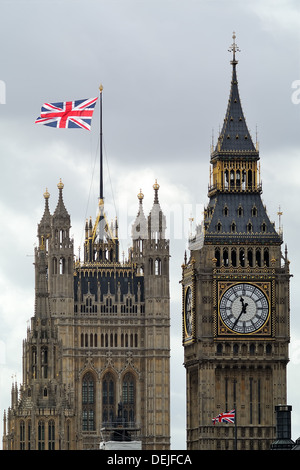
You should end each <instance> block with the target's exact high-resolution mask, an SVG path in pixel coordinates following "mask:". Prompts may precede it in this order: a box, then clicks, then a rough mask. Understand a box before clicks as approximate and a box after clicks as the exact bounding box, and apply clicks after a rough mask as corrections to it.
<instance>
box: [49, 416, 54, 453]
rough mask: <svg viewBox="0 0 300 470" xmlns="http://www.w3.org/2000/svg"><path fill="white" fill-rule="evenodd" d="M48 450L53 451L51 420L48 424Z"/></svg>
mask: <svg viewBox="0 0 300 470" xmlns="http://www.w3.org/2000/svg"><path fill="white" fill-rule="evenodd" d="M48 449H49V450H54V449H55V423H54V420H53V419H51V420H50V421H49V423H48Z"/></svg>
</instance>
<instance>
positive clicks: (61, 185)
mask: <svg viewBox="0 0 300 470" xmlns="http://www.w3.org/2000/svg"><path fill="white" fill-rule="evenodd" d="M57 187H58V189H64V183H63V182H62V180H61V178H60V179H59V183H58V184H57Z"/></svg>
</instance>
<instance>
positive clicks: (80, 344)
mask: <svg viewBox="0 0 300 470" xmlns="http://www.w3.org/2000/svg"><path fill="white" fill-rule="evenodd" d="M101 178H102V175H101ZM63 188H64V185H63V183H62V182H61V181H60V182H59V184H58V190H59V195H58V202H57V206H56V209H55V211H54V213H53V214H51V213H50V209H49V197H50V195H49V193H48V191H46V192H45V194H44V198H45V210H44V214H43V217H42V219H41V221H40V223H39V224H38V231H37V232H38V233H37V236H38V246H37V248H36V249H35V312H34V316H33V317H32V319H31V326H30V328H28V331H27V338H26V340H25V341H24V344H23V379H22V383H21V384H20V386H19V387H18V385H17V384H14V385H13V387H12V401H11V406H10V408H9V409H8V410H7V412H5V414H4V437H3V448H4V449H8V450H18V449H26V450H30V449H31V450H43V449H46V450H48V449H49V450H58V449H62V450H82V449H98V448H99V444H100V442H101V441H102V442H103V441H107V440H113V441H132V440H138V441H141V443H142V449H145V450H168V449H169V447H170V331H169V330H170V298H169V241H168V240H167V239H166V235H165V230H166V221H165V216H164V214H163V212H162V209H161V207H160V203H159V198H158V191H159V185H158V184H157V182H155V184H154V187H153V188H154V203H153V207H152V209H151V211H150V214H149V216H148V218H146V217H145V215H144V212H143V195H142V193H141V192H140V193H139V195H138V199H139V209H138V214H137V217H136V220H135V222H134V224H133V226H132V247H131V248H130V250H129V254H128V259H126V260H125V261H120V260H119V238H118V223H117V220H116V221H115V222H114V223H111V224H110V223H109V222H108V221H107V216H106V213H105V210H104V198H103V194H102V190H103V188H102V187H101V192H100V196H101V197H100V198H99V210H98V216H97V217H96V220H95V221H94V223H93V221H92V219H90V220H87V221H86V224H85V241H84V250H83V253H84V254H83V260H81V259H77V260H76V261H75V262H74V249H73V240H71V239H70V227H71V218H70V215H69V214H68V211H67V209H66V207H65V204H64V201H63Z"/></svg>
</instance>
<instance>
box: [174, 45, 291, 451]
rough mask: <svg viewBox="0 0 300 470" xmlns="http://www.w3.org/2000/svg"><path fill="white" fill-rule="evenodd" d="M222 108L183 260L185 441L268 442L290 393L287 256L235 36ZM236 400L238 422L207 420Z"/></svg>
mask: <svg viewBox="0 0 300 470" xmlns="http://www.w3.org/2000/svg"><path fill="white" fill-rule="evenodd" d="M232 51H233V60H232V62H231V64H232V67H233V71H232V81H231V90H230V96H229V101H228V108H227V112H226V116H225V119H224V125H223V128H222V130H221V132H220V136H219V138H218V142H217V145H216V147H215V148H213V149H212V153H211V181H210V186H209V193H208V196H209V203H208V205H207V207H206V208H205V210H204V220H203V223H202V225H201V226H200V225H199V226H198V227H197V233H196V235H195V236H194V237H193V238H191V239H190V241H189V251H190V253H189V255H186V256H185V260H184V263H183V266H182V305H183V307H182V310H183V346H184V357H185V359H184V365H185V368H186V377H187V446H188V449H200V450H204V449H208V450H218V449H220V450H224V449H231V450H232V449H239V450H250V449H251V450H252V449H255V450H259V449H263V450H265V449H269V448H270V445H271V443H272V442H273V441H274V438H275V427H276V421H275V419H276V417H275V406H276V405H278V404H285V403H286V399H287V390H286V389H287V376H286V367H287V363H288V360H289V359H288V358H289V355H288V345H289V339H290V333H289V317H290V306H289V279H290V272H289V261H288V257H287V250H285V253H282V252H281V245H282V233H281V231H280V230H279V231H278V232H277V231H276V230H275V228H274V224H273V223H271V222H270V220H269V217H268V214H267V212H266V208H265V206H264V205H263V204H262V201H261V192H262V191H261V181H260V170H259V167H258V161H259V152H258V148H257V146H255V145H254V144H253V142H252V139H251V136H250V134H249V131H248V129H247V125H246V121H245V118H244V114H243V110H242V106H241V102H240V97H239V91H238V82H237V75H236V65H237V61H236V60H235V53H236V51H237V46H236V44H235V42H234V43H233V45H232ZM231 410H235V424H227V425H226V424H222V423H220V424H215V425H214V424H213V421H212V419H213V418H214V417H216V416H218V415H219V414H220V413H224V412H228V411H231Z"/></svg>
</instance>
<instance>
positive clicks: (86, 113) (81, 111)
mask: <svg viewBox="0 0 300 470" xmlns="http://www.w3.org/2000/svg"><path fill="white" fill-rule="evenodd" d="M97 99H98V98H90V99H85V100H77V101H65V102H60V103H44V104H43V105H42V108H41V115H40V117H38V118H37V119H36V121H35V124H45V125H46V126H51V127H60V128H64V129H65V128H67V127H68V128H70V127H73V128H81V129H86V130H88V131H89V130H91V121H92V117H93V112H94V108H95V105H96V101H97Z"/></svg>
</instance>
